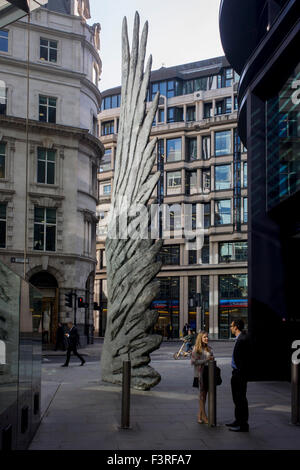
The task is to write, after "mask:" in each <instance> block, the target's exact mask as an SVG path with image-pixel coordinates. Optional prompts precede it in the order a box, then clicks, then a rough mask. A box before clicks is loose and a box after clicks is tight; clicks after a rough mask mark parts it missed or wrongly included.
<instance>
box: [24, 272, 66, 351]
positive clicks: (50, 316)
mask: <svg viewBox="0 0 300 470" xmlns="http://www.w3.org/2000/svg"><path fill="white" fill-rule="evenodd" d="M29 282H30V283H31V284H32V285H34V286H35V287H37V288H38V289H39V290H40V292H41V294H42V296H43V298H42V344H43V349H47V348H53V346H54V345H55V343H56V331H57V327H58V322H59V312H58V299H59V289H58V284H57V281H56V279H55V277H54V276H53V275H52V274H50V273H48V272H47V271H40V272H38V273H36V274H34V275H33V276H31V278H30V279H29Z"/></svg>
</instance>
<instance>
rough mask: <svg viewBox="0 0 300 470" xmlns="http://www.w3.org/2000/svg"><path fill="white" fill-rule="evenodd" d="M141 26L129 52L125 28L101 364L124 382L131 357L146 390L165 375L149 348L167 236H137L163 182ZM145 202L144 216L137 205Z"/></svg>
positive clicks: (137, 384)
mask: <svg viewBox="0 0 300 470" xmlns="http://www.w3.org/2000/svg"><path fill="white" fill-rule="evenodd" d="M139 23H140V20H139V15H138V13H136V15H135V21H134V30H133V42H132V51H131V54H130V51H129V43H128V32H127V21H126V18H124V20H123V27H122V95H121V113H120V126H119V133H118V142H117V152H116V160H115V173H114V187H113V194H112V202H111V210H110V218H109V219H110V220H109V223H108V236H107V239H106V262H107V287H108V315H107V327H106V332H105V339H104V345H103V352H102V358H101V369H102V380H103V381H106V382H112V383H122V362H123V360H127V359H128V358H130V360H131V365H132V370H131V377H132V379H131V384H132V387H133V388H137V389H141V390H148V389H150V388H151V387H153V386H155V385H156V384H157V383H159V381H160V379H161V377H160V375H159V373H158V372H156V371H155V370H154V369H153V368H152V367H150V366H149V362H150V353H151V352H152V351H154V350H155V349H157V348H158V347H159V345H160V343H161V341H162V337H161V336H160V335H156V334H152V330H153V326H154V324H155V323H156V321H157V317H158V313H157V312H156V311H155V310H151V307H150V306H151V302H152V301H153V300H154V298H155V296H156V294H157V291H158V282H157V281H155V277H156V275H157V273H158V272H159V270H160V268H161V263H160V262H157V260H156V259H157V254H158V252H159V251H160V248H161V246H162V241H161V240H157V241H155V240H152V239H151V238H150V237H143V238H142V237H138V236H136V232H137V230H138V229H142V228H143V233H144V234H145V233H146V234H147V231H148V225H149V223H150V210H149V206H147V204H148V202H149V200H150V197H151V195H152V193H153V191H154V189H155V187H156V184H157V182H158V179H159V172H156V173H154V174H151V171H152V169H153V165H154V161H155V156H156V154H155V146H156V139H152V140H151V141H149V136H150V132H151V127H152V122H153V119H154V116H155V113H156V111H157V107H158V100H159V95H158V94H157V95H156V97H155V99H154V100H153V102H152V103H151V105H150V108H149V110H148V113H147V112H146V97H147V91H148V85H149V79H150V71H151V63H152V58H151V56H150V57H149V60H148V63H147V65H146V69H145V72H144V62H145V53H146V44H147V35H148V24H147V22H146V23H145V25H144V28H143V32H142V35H141V42H140V44H139ZM126 205H127V206H128V211H127V212H126V211H125V209H124V208H125V206H126ZM141 206H142V207H144V211H142V213H143V217H140V214H137V213H136V210H135V208H136V207H141ZM124 214H125V220H126V224H125V225H127V227H126V228H127V229H128V232H129V234H128V235H126V236H124V233H120V231H118V230H117V229H118V227H119V226H120V221H121V218H122V220H123V222H124ZM142 226H143V227H142Z"/></svg>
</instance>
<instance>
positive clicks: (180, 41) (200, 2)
mask: <svg viewBox="0 0 300 470" xmlns="http://www.w3.org/2000/svg"><path fill="white" fill-rule="evenodd" d="M220 1H221V0H90V8H91V16H92V18H91V19H90V20H89V24H93V23H100V24H101V35H100V40H101V50H100V56H101V60H102V65H103V69H102V76H101V80H100V84H99V87H100V90H101V91H104V90H106V89H108V88H112V87H115V86H118V85H120V84H121V30H122V20H123V17H124V16H126V17H127V22H128V32H129V41H130V44H131V38H132V27H133V20H134V14H135V12H136V11H138V12H139V14H140V20H141V21H140V22H141V30H142V27H143V25H144V23H145V21H146V20H148V23H149V33H148V46H147V54H146V55H147V57H148V56H149V54H150V53H151V54H152V58H153V63H152V70H155V69H159V68H160V67H162V66H165V67H171V66H174V65H179V64H184V63H188V62H195V61H198V60H202V59H209V58H211V57H216V56H220V55H223V54H224V52H223V49H222V45H221V41H220V34H219V24H218V18H219V6H220ZM140 32H141V31H140Z"/></svg>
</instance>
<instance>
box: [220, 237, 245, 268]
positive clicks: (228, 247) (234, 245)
mask: <svg viewBox="0 0 300 470" xmlns="http://www.w3.org/2000/svg"><path fill="white" fill-rule="evenodd" d="M247 259H248V242H246V241H245V242H222V243H219V263H230V262H231V261H247Z"/></svg>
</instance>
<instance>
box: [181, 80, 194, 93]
mask: <svg viewBox="0 0 300 470" xmlns="http://www.w3.org/2000/svg"><path fill="white" fill-rule="evenodd" d="M191 93H194V80H186V81H185V82H184V83H183V94H184V95H189V94H191Z"/></svg>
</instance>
